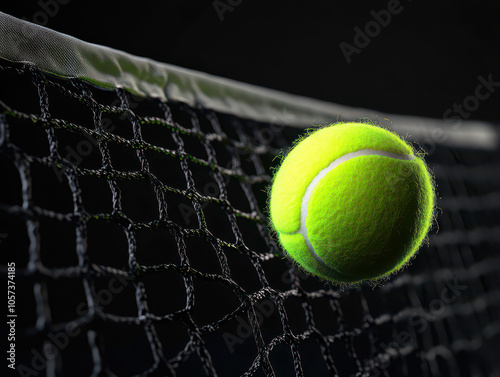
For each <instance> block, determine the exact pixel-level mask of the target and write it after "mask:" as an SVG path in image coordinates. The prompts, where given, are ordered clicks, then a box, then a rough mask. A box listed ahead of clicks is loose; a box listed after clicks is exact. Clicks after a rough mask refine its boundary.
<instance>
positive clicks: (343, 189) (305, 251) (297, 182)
mask: <svg viewBox="0 0 500 377" xmlns="http://www.w3.org/2000/svg"><path fill="white" fill-rule="evenodd" d="M269 205H270V215H271V222H272V225H273V227H274V228H275V230H276V232H277V234H278V237H279V240H280V243H281V245H282V246H283V248H284V249H285V251H286V252H287V254H288V255H289V256H290V257H291V258H292V259H293V260H294V261H295V262H297V263H298V264H299V265H300V266H301V267H302V268H303V269H305V270H307V271H309V272H311V273H312V274H314V275H317V276H319V277H321V278H324V279H327V280H330V281H334V282H338V283H356V282H360V281H364V280H372V279H378V278H381V277H384V276H387V275H389V274H391V273H393V272H395V271H397V270H399V269H400V268H401V267H403V266H404V265H405V264H406V263H407V262H408V260H409V259H410V258H411V257H412V256H413V255H414V254H415V252H416V251H417V250H418V249H419V247H420V246H421V244H422V242H423V241H424V239H425V237H426V235H427V232H428V231H429V229H430V227H431V224H432V219H433V216H434V205H435V193H434V185H433V179H432V177H431V175H430V173H429V170H428V168H427V166H426V164H425V162H424V161H423V159H422V158H421V157H420V156H419V155H417V154H416V153H415V151H414V150H413V148H412V147H411V146H410V145H409V144H407V143H406V142H405V141H404V140H402V139H401V138H400V137H399V136H398V135H396V134H395V133H393V132H391V131H388V130H386V129H384V128H381V127H378V126H375V125H371V124H366V123H339V124H336V125H333V126H329V127H324V128H320V129H319V130H317V131H315V132H313V133H311V134H310V135H308V136H307V137H305V138H304V139H302V140H300V141H299V142H298V143H297V144H295V146H294V147H293V148H292V150H291V151H290V152H289V153H288V155H287V156H286V157H285V158H284V160H283V161H282V164H281V166H280V167H279V169H278V171H277V173H276V175H275V176H274V180H273V184H272V188H271V193H270V203H269Z"/></svg>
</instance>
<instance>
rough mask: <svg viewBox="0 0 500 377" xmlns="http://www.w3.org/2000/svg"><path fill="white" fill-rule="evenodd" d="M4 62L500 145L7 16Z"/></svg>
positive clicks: (107, 85)
mask: <svg viewBox="0 0 500 377" xmlns="http://www.w3.org/2000/svg"><path fill="white" fill-rule="evenodd" d="M0 58H2V59H4V60H7V61H11V62H16V63H29V64H33V65H34V66H36V67H37V68H39V69H41V70H43V71H45V72H48V73H51V74H54V75H57V76H59V77H62V78H80V79H83V80H86V81H88V82H90V83H92V84H93V85H95V86H97V87H100V88H103V89H112V88H117V87H119V88H124V89H126V90H128V91H130V92H131V93H133V94H136V95H139V96H148V97H154V98H159V99H161V100H174V101H181V102H185V103H187V104H189V105H191V106H202V107H205V108H208V109H211V110H214V111H220V112H224V113H228V114H233V115H237V116H239V117H243V118H247V119H252V120H255V121H260V122H266V123H273V124H279V125H289V126H294V127H304V128H305V127H309V126H311V125H320V124H329V123H334V122H337V121H339V120H353V119H356V118H369V119H371V120H373V121H376V122H377V123H379V124H381V125H383V126H387V127H390V128H392V129H394V130H395V131H397V132H399V133H401V134H404V135H408V137H409V138H410V139H418V140H428V141H430V142H433V143H435V144H444V145H449V146H458V147H470V148H478V149H495V148H497V147H498V145H499V135H498V132H497V131H496V130H495V127H494V126H492V125H491V124H489V123H488V122H483V121H467V120H460V119H453V120H443V119H430V118H420V117H415V116H405V115H395V114H384V113H381V112H377V111H374V110H368V109H362V108H355V107H349V106H344V105H339V104H334V103H329V102H325V101H321V100H316V99H312V98H307V97H302V96H297V95H292V94H287V93H283V92H280V91H276V90H273V89H268V88H263V87H258V86H255V85H251V84H246V83H241V82H237V81H234V80H231V79H226V78H222V77H217V76H214V75H211V74H207V73H202V72H197V71H194V70H189V69H185V68H181V67H177V66H174V65H170V64H166V63H159V62H156V61H154V60H151V59H148V58H143V57H137V56H133V55H131V54H128V53H126V52H123V51H119V50H116V49H112V48H109V47H105V46H100V45H96V44H92V43H87V42H84V41H82V40H79V39H77V38H74V37H71V36H69V35H65V34H62V33H59V32H57V31H54V30H51V29H48V28H46V27H43V26H39V25H36V24H33V23H30V22H28V21H24V20H20V19H18V18H15V17H13V16H10V15H7V14H5V13H2V12H0Z"/></svg>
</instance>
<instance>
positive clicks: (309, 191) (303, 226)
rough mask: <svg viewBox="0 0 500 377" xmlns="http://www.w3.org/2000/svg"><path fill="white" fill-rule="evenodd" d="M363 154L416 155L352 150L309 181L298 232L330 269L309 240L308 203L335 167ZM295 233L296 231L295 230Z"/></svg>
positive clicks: (384, 155) (396, 157)
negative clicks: (319, 184) (307, 224)
mask: <svg viewBox="0 0 500 377" xmlns="http://www.w3.org/2000/svg"><path fill="white" fill-rule="evenodd" d="M361 156H382V157H389V158H394V159H397V160H405V161H411V160H414V159H415V156H414V155H413V154H398V153H391V152H385V151H378V150H375V149H361V150H359V151H356V152H351V153H347V154H345V155H343V156H342V157H339V158H337V159H336V160H334V161H332V162H331V163H330V165H328V166H327V167H326V168H324V169H323V170H321V171H320V172H319V173H318V174H317V175H316V176H315V177H314V178H313V180H312V181H311V183H309V185H308V186H307V188H306V192H305V194H304V196H303V197H302V205H301V207H300V229H299V230H298V231H297V232H296V233H300V234H302V237H304V241H305V242H306V245H307V248H308V249H309V252H310V253H311V255H312V256H313V257H314V258H315V259H316V260H317V261H318V262H319V263H320V264H321V265H323V266H324V267H326V268H328V269H330V268H331V267H330V266H328V265H327V264H326V263H325V262H324V261H323V260H322V259H321V258H320V257H319V256H318V254H316V251H315V250H314V247H313V245H312V243H311V241H310V240H309V237H308V235H307V226H306V220H307V205H308V203H309V199H310V197H311V194H312V192H313V190H314V189H315V188H316V186H317V185H318V183H319V182H320V181H321V180H322V179H323V178H324V177H325V176H326V175H327V174H328V173H329V172H330V171H332V170H333V169H335V168H336V167H337V166H339V165H340V164H342V163H343V162H346V161H349V160H351V159H353V158H356V157H361ZM294 233H295V232H294Z"/></svg>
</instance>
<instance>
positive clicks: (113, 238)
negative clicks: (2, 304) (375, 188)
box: [0, 62, 500, 376]
mask: <svg viewBox="0 0 500 377" xmlns="http://www.w3.org/2000/svg"><path fill="white" fill-rule="evenodd" d="M0 83H1V85H0V166H1V178H0V180H1V184H0V194H1V196H0V233H1V238H0V248H1V250H2V253H1V254H0V255H1V261H0V262H1V271H2V276H4V278H5V279H6V276H7V272H8V268H7V265H8V263H10V262H15V264H16V277H15V281H16V313H17V315H18V317H17V319H16V321H17V322H16V331H17V333H16V334H17V338H16V339H17V340H16V365H17V371H16V373H17V374H18V375H21V376H136V375H143V376H379V375H380V376H389V375H390V376H499V375H500V361H499V357H498V355H500V341H499V337H500V288H499V286H500V284H499V283H500V278H499V275H500V274H499V272H500V257H499V249H500V248H499V245H500V237H499V234H500V174H499V173H500V169H499V162H500V152H499V151H498V150H496V151H484V150H468V149H458V148H457V149H449V148H445V147H443V146H438V147H436V148H434V146H432V145H430V146H429V148H431V147H432V148H431V149H429V150H428V152H429V155H428V162H429V164H430V166H431V167H432V168H433V170H434V171H435V174H436V181H437V185H438V191H439V195H440V197H441V198H442V199H440V201H439V207H440V215H439V231H438V229H437V227H435V228H434V229H433V231H432V234H431V236H430V242H429V246H424V247H423V249H422V250H421V251H420V253H419V255H418V256H417V258H416V259H415V260H414V261H413V262H412V264H411V266H410V268H408V269H406V270H405V271H403V272H402V273H400V274H399V275H397V276H395V277H393V278H392V279H391V280H390V281H387V282H384V283H383V284H381V285H379V286H376V287H372V286H370V285H362V286H357V287H344V288H342V287H338V286H333V285H330V284H326V283H324V282H321V281H319V280H317V279H316V278H314V277H311V276H308V275H306V274H304V273H302V272H301V271H299V270H297V269H296V268H295V267H294V266H293V265H292V263H290V261H288V260H287V259H285V258H283V256H282V253H281V252H280V250H279V246H278V245H277V243H276V242H275V239H274V238H275V237H274V236H273V234H272V233H270V231H269V229H268V225H267V219H266V216H267V215H266V212H265V209H266V200H267V199H266V198H267V194H266V190H267V187H268V185H269V183H270V181H271V176H272V167H273V166H276V165H277V164H278V163H279V159H277V158H276V156H278V155H279V154H280V153H281V151H283V150H286V149H287V148H288V147H289V146H290V145H291V142H292V141H293V140H294V139H295V138H296V137H297V136H298V135H299V134H300V133H302V132H303V131H301V130H298V129H295V128H292V127H288V126H287V116H286V110H285V109H278V111H277V112H276V121H275V122H273V123H272V124H262V123H257V122H253V121H250V120H246V119H240V118H238V117H235V116H232V115H227V114H220V113H215V112H213V111H210V110H207V109H203V108H192V107H190V106H187V105H185V104H183V103H176V102H168V103H166V102H161V101H159V100H155V99H148V98H138V97H134V96H132V95H130V94H129V93H127V92H125V91H124V90H121V89H116V90H114V91H113V90H110V91H105V90H100V89H97V88H95V87H93V86H91V85H89V84H87V83H85V82H83V81H81V80H76V79H74V80H60V79H57V78H55V77H52V76H47V75H45V74H43V73H42V72H40V71H38V70H37V69H36V68H34V67H32V66H26V65H14V64H11V63H7V62H1V65H0ZM6 337H7V334H5V337H4V339H5V338H6ZM7 371H9V369H7Z"/></svg>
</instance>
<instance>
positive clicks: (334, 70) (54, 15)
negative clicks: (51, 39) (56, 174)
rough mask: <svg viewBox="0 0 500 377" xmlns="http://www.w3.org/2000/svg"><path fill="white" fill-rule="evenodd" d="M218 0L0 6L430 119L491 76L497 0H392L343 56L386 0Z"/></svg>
mask: <svg viewBox="0 0 500 377" xmlns="http://www.w3.org/2000/svg"><path fill="white" fill-rule="evenodd" d="M56 1H58V2H57V3H55V2H56ZM393 1H394V0H393ZM62 3H64V4H62ZM220 3H225V4H226V5H227V6H228V8H227V9H228V10H226V11H222V12H223V13H222V16H220V15H218V13H217V11H216V9H215V5H214V1H213V0H208V1H194V0H170V1H152V0H141V1H134V2H126V1H111V0H107V1H99V2H98V1H77V0H41V1H32V2H27V1H23V2H20V1H19V2H9V3H7V2H3V3H2V5H1V6H0V9H1V10H2V11H3V12H6V13H9V14H11V15H13V16H16V17H19V18H25V19H28V20H30V21H35V22H37V23H41V24H45V25H46V26H47V27H50V28H52V29H55V30H57V31H60V32H63V33H66V34H70V35H73V36H75V37H78V38H80V39H83V40H85V41H88V42H93V43H97V44H102V45H106V46H110V47H114V48H117V49H120V50H124V51H127V52H130V53H132V54H135V55H140V56H146V57H149V58H153V59H155V60H158V61H161V62H166V63H170V64H175V65H179V66H182V67H186V68H192V69H195V70H199V71H203V72H208V73H212V74H215V75H220V76H224V77H229V78H233V79H236V80H239V81H244V82H249V83H253V84H257V85H261V86H265V87H270V88H274V89H279V90H283V91H286V92H291V93H296V94H300V95H305V96H310V97H314V98H319V99H323V100H327V101H332V102H337V103H341V104H346V105H352V106H360V107H367V108H372V109H375V110H380V111H386V112H392V113H403V114H415V115H421V116H430V117H437V118H440V117H442V116H443V113H444V112H445V111H446V109H448V108H450V107H451V106H453V104H454V103H462V102H463V100H464V99H465V98H466V97H467V96H469V95H473V94H474V90H475V88H476V86H477V85H478V84H479V82H478V76H480V75H481V76H483V77H485V78H486V77H488V75H490V74H491V75H492V78H493V80H494V81H500V43H499V41H500V38H499V36H500V22H499V20H500V2H498V1H496V0H481V1H477V0H475V1H472V0H470V1H465V0H461V1H460V0H455V1H451V0H448V1H424V0H420V1H417V0H401V1H400V5H399V7H398V10H400V12H399V13H398V14H393V15H392V17H391V20H390V22H389V23H388V24H387V25H386V26H385V27H381V28H380V32H379V33H378V34H376V35H375V36H374V37H373V38H371V40H370V43H369V44H368V45H367V46H366V47H364V48H361V51H360V52H359V53H357V54H356V53H355V54H353V55H351V59H352V61H351V62H350V63H348V62H347V60H346V58H345V56H344V55H343V53H342V51H341V49H340V47H339V45H340V44H341V43H342V42H345V43H348V44H351V45H354V38H355V35H356V32H355V30H354V28H355V27H359V28H360V29H365V27H366V26H367V25H368V23H369V22H370V21H373V19H374V18H373V17H374V16H373V12H372V11H374V12H380V11H386V10H387V9H388V6H389V5H388V4H389V2H388V1H371V0H365V1H333V0H314V1H301V2H296V1H262V0H260V1H249V0H220V1H219V4H220ZM54 4H55V5H54ZM230 4H233V5H230ZM499 109H500V90H496V92H495V93H494V94H493V96H491V97H490V98H488V100H484V101H482V102H481V103H480V106H479V107H478V108H477V110H475V111H474V112H472V113H471V114H470V118H471V119H484V120H498V119H500V116H499Z"/></svg>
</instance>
